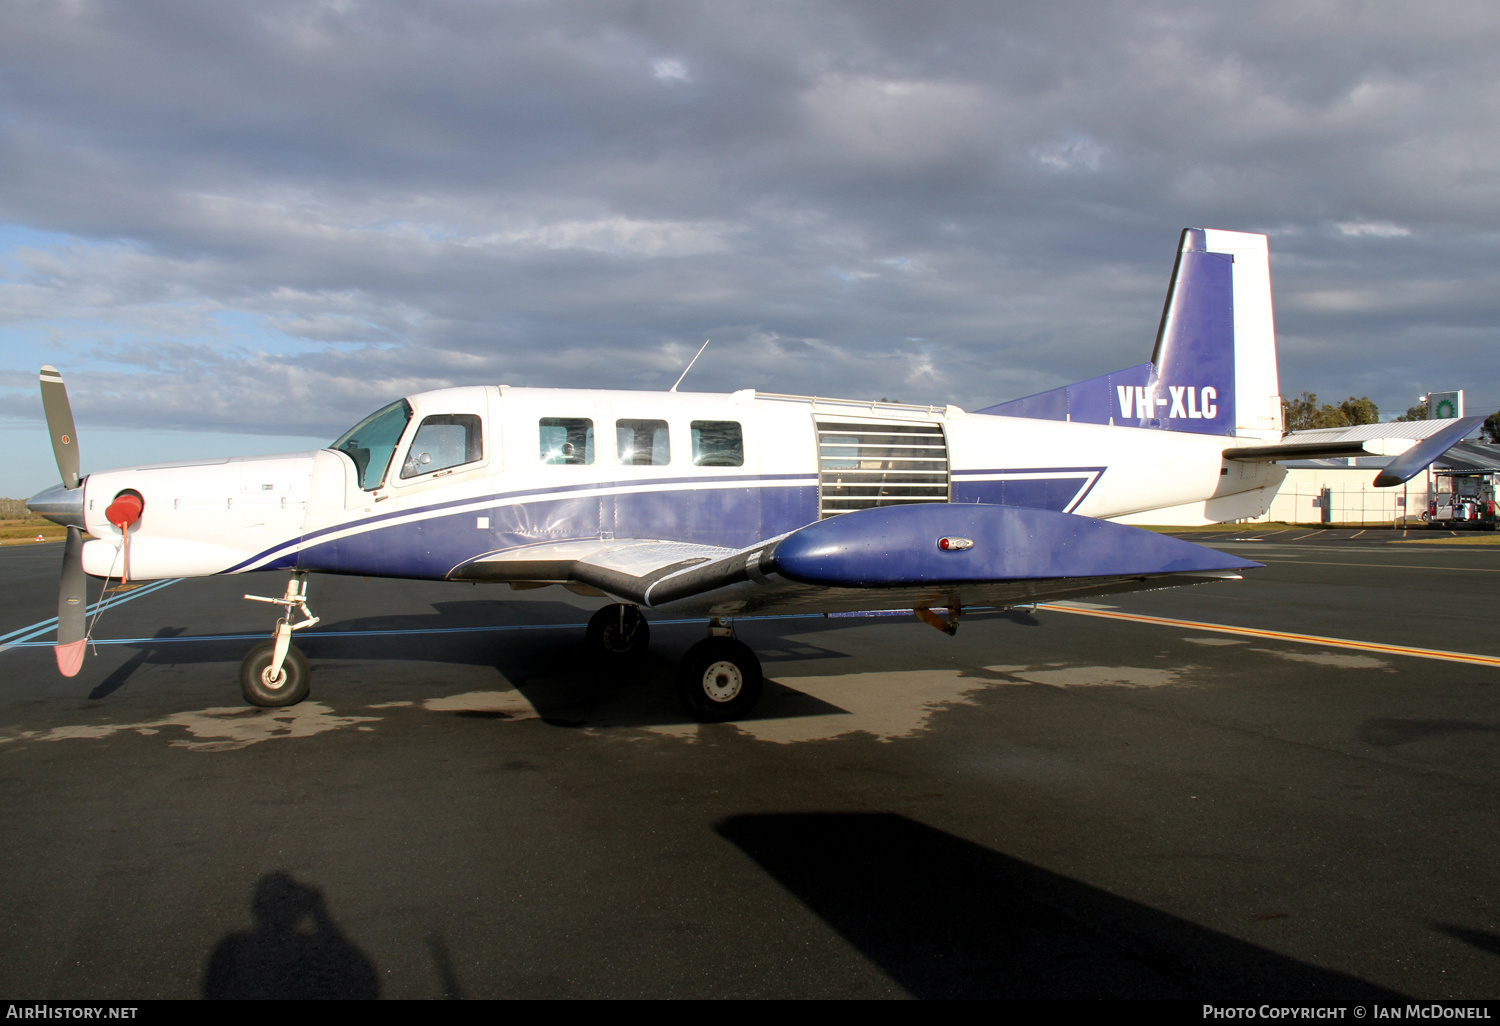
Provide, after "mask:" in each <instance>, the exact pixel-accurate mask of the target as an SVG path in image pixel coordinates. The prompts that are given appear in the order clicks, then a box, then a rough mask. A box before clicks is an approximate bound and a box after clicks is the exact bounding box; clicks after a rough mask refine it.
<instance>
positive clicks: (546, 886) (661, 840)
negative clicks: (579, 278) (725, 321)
mask: <svg viewBox="0 0 1500 1026" xmlns="http://www.w3.org/2000/svg"><path fill="white" fill-rule="evenodd" d="M1412 534H1413V535H1415V534H1416V532H1413V533H1412ZM1191 537H1192V539H1193V540H1195V541H1200V542H1203V543H1207V544H1215V545H1217V546H1218V547H1221V548H1224V549H1226V550H1230V551H1234V552H1236V553H1238V554H1242V555H1246V556H1249V557H1250V558H1254V559H1258V560H1260V561H1262V562H1264V563H1266V564H1267V565H1266V567H1265V569H1262V570H1258V571H1254V572H1252V573H1250V574H1248V575H1247V577H1246V579H1245V580H1243V581H1228V582H1220V583H1215V584H1211V585H1204V586H1200V587H1194V588H1182V589H1175V590H1172V591H1162V592H1151V593H1142V594H1136V595H1128V596H1124V597H1107V598H1108V600H1107V601H1103V602H1100V603H1098V604H1096V605H1094V606H1090V607H1084V608H1083V609H1082V610H1078V609H1075V610H1072V611H1066V610H1062V609H1055V608H1042V609H1039V610H1037V611H1035V612H1034V613H1026V612H1020V611H1013V612H1011V613H1009V614H1004V615H1001V614H988V615H984V614H981V615H974V616H968V617H966V618H965V620H964V622H963V624H962V626H961V628H960V630H959V632H958V635H957V636H956V637H953V638H948V637H946V636H944V635H942V634H940V633H938V632H936V631H934V630H932V629H931V628H929V627H927V626H925V625H923V624H921V623H918V622H917V621H916V620H915V619H912V618H909V617H904V618H894V617H887V618H852V619H824V618H821V617H817V618H791V619H760V620H742V621H740V622H739V623H738V624H737V627H738V630H739V634H740V637H741V638H742V639H743V640H744V641H746V642H747V643H749V644H750V645H751V646H752V647H753V648H754V649H756V650H757V652H758V653H759V654H760V656H761V658H762V660H763V662H764V665H765V669H766V674H767V677H768V680H769V681H771V682H773V683H770V684H768V688H767V696H766V698H765V700H764V701H763V702H762V705H761V707H760V708H759V709H758V710H757V713H756V716H755V717H754V718H753V719H751V720H747V721H745V722H742V723H739V724H733V725H731V724H723V725H711V726H700V725H697V724H694V723H691V722H690V721H688V720H687V719H686V717H685V716H683V715H682V714H681V713H680V712H679V711H678V709H677V707H676V704H675V700H674V698H673V696H672V689H671V678H672V670H673V665H674V660H675V659H676V658H677V657H678V656H679V655H681V653H682V652H684V651H685V650H686V649H687V647H688V646H689V645H691V644H692V643H693V642H694V641H696V640H697V639H698V638H699V637H701V636H702V634H703V626H702V624H701V623H698V624H687V623H677V624H674V623H663V622H661V621H659V620H658V621H656V622H654V623H653V654H652V658H651V661H650V662H649V664H648V665H647V666H646V667H645V669H644V670H643V671H641V672H640V673H638V674H635V675H632V676H629V677H627V678H611V677H610V676H609V675H602V674H600V673H598V672H597V671H594V670H592V669H591V668H590V667H589V665H588V664H587V663H586V662H585V661H584V660H583V658H582V656H583V652H582V647H583V630H582V626H581V624H582V623H583V621H584V620H586V619H587V615H588V612H589V611H590V610H591V609H592V608H594V607H595V606H597V605H599V604H600V600H598V599H588V598H583V597H579V596H576V595H573V594H571V593H569V592H566V591H564V590H562V589H560V588H549V589H545V590H536V591H526V592H512V591H509V590H506V589H503V588H498V587H493V586H471V585H458V584H423V583H414V582H400V581H383V580H363V579H359V578H328V577H314V578H312V579H311V587H310V595H311V600H312V606H313V610H314V612H315V613H317V614H318V615H319V616H321V617H322V618H323V622H322V623H321V624H319V625H318V627H317V628H316V629H315V630H313V631H310V632H307V633H306V634H304V635H302V636H301V637H300V638H299V643H301V644H302V645H303V648H304V650H305V651H306V652H307V654H308V656H309V658H310V660H311V663H312V666H313V684H312V695H311V698H310V699H309V701H307V702H305V703H303V704H302V705H299V706H297V707H295V708H292V709H287V710H255V709H251V708H250V707H248V706H245V705H243V704H242V703H241V699H240V696H239V689H238V685H237V683H236V674H237V669H238V664H239V660H240V658H241V656H242V655H243V654H244V653H245V651H247V650H248V649H249V647H250V646H251V645H252V644H254V643H256V642H257V641H259V640H261V639H262V638H263V637H264V636H265V635H266V634H267V633H268V632H269V629H270V625H271V622H272V619H273V616H274V610H272V609H271V608H270V607H267V606H263V605H258V604H255V603H250V602H246V601H244V600H242V599H241V597H240V596H241V595H242V594H243V593H244V592H246V591H252V592H256V593H259V594H279V593H280V591H281V589H282V587H283V585H284V580H285V579H284V577H283V576H282V575H279V574H275V575H273V574H266V575H252V576H249V577H236V578H227V579H224V578H221V579H209V580H185V581H181V582H178V583H173V584H170V585H167V586H163V587H157V588H150V587H149V586H148V587H142V588H140V589H138V592H139V594H137V595H134V596H133V597H132V598H131V599H130V601H128V602H124V603H121V604H119V605H117V606H114V607H112V608H109V609H107V610H106V611H104V613H103V614H102V617H101V619H100V620H99V622H98V625H97V627H96V630H95V636H96V637H97V638H100V639H103V640H105V641H108V642H111V643H108V644H100V645H99V646H98V647H97V651H96V653H95V654H92V655H91V656H90V658H89V659H88V661H87V662H86V663H85V666H84V669H83V672H82V674H81V675H80V676H78V677H76V678H73V679H71V680H65V679H62V678H60V677H59V676H58V675H57V673H56V671H55V668H54V664H53V658H52V653H51V650H50V648H48V647H45V644H44V643H45V642H48V641H50V637H49V636H47V635H45V634H40V635H37V636H36V637H32V638H31V640H30V641H27V640H26V639H27V638H28V637H31V635H32V634H34V633H35V632H36V630H37V628H36V627H35V626H33V625H36V624H39V623H44V622H45V621H46V620H47V619H48V618H49V617H50V616H52V615H53V613H54V612H55V602H56V598H55V595H56V574H57V565H58V562H59V560H60V558H61V546H60V545H56V544H52V545H35V546H29V547H18V548H6V549H3V550H0V582H3V586H0V638H3V639H8V640H0V708H3V712H0V997H6V998H88V997H93V998H192V997H198V996H252V995H289V996H374V995H377V994H378V995H379V996H383V997H394V998H405V997H432V998H444V997H447V998H459V997H809V998H810V997H818V998H859V997H906V996H914V997H922V998H932V997H1179V998H1193V999H1195V1000H1217V1001H1234V1002H1241V1003H1242V1002H1246V1001H1261V1000H1290V999H1301V1000H1304V1001H1317V1000H1355V999H1364V1000H1371V999H1376V998H1381V997H1386V998H1391V997H1396V996H1398V995H1399V996H1407V997H1413V998H1495V997H1500V794H1497V786H1496V785H1497V783H1500V707H1497V706H1500V631H1497V629H1496V627H1497V617H1500V602H1497V596H1500V547H1490V546H1483V547H1459V546H1452V547H1443V546H1433V545H1422V544H1409V543H1408V544H1389V543H1388V542H1390V541H1391V540H1392V539H1393V538H1394V537H1397V533H1396V532H1386V533H1384V534H1380V533H1377V532H1366V533H1365V534H1364V535H1361V536H1354V532H1349V531H1344V532H1337V531H1334V532H1323V533H1317V532H1312V531H1298V532H1290V533H1288V534H1285V535H1278V536H1272V537H1269V538H1261V539H1260V540H1255V541H1235V540H1233V539H1234V538H1235V537H1237V535H1236V534H1235V533H1234V532H1233V531H1226V532H1224V533H1222V534H1220V535H1217V536H1205V535H1192V536H1191ZM1097 614H1106V615H1097ZM1122 616H1125V617H1135V618H1136V619H1133V620H1132V619H1124V618H1121V617H1122ZM1163 621H1167V622H1163ZM1201 624H1215V625H1223V626H1229V627H1235V628H1239V629H1240V630H1239V632H1238V633H1234V632H1224V631H1218V630H1210V629H1201V628H1200V627H1198V626H1195V625H1201ZM28 626H32V630H31V631H27V630H24V628H27V627H28ZM1293 634H1295V635H1314V636H1321V637H1323V638H1328V639H1337V640H1340V641H1343V642H1348V643H1350V644H1334V643H1332V642H1328V641H1316V640H1313V641H1308V640H1297V639H1296V638H1289V637H1288V635H1293ZM18 641H19V642H21V644H20V645H19V646H17V642H18ZM1351 645H1352V647H1351ZM7 646H9V647H7ZM1361 646H1363V647H1361ZM1413 650H1440V651H1441V652H1447V653H1452V654H1456V656H1452V657H1448V658H1436V657H1433V654H1432V652H1427V653H1426V654H1422V655H1412V654H1408V653H1410V652H1411V651H1413ZM1466 657H1467V661H1465V658H1466Z"/></svg>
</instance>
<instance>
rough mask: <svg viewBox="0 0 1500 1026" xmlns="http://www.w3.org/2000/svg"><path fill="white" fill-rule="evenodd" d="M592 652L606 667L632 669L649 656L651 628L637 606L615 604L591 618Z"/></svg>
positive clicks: (587, 635) (588, 635) (590, 648)
mask: <svg viewBox="0 0 1500 1026" xmlns="http://www.w3.org/2000/svg"><path fill="white" fill-rule="evenodd" d="M585 637H586V638H587V639H588V645H589V650H590V651H591V652H593V653H594V655H595V656H596V657H597V658H598V659H599V660H600V661H601V662H603V663H604V664H605V665H606V666H611V667H613V666H629V665H634V664H636V663H639V662H640V661H641V660H642V659H644V658H645V656H646V649H647V647H649V646H650V644H651V625H650V624H648V623H647V622H646V618H645V617H644V616H642V615H641V610H640V608H639V607H638V606H628V605H626V604H624V603H623V602H621V603H616V604H615V605H612V606H605V607H604V608H603V609H600V610H599V611H597V612H596V613H594V615H593V616H591V617H589V627H588V632H587V633H586V634H585Z"/></svg>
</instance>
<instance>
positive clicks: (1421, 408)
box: [1396, 403, 1427, 421]
mask: <svg viewBox="0 0 1500 1026" xmlns="http://www.w3.org/2000/svg"><path fill="white" fill-rule="evenodd" d="M1426 419H1427V404H1426V403H1417V405H1415V406H1409V407H1407V409H1406V412H1405V413H1403V414H1401V416H1399V417H1397V418H1396V420H1398V421H1403V420H1426Z"/></svg>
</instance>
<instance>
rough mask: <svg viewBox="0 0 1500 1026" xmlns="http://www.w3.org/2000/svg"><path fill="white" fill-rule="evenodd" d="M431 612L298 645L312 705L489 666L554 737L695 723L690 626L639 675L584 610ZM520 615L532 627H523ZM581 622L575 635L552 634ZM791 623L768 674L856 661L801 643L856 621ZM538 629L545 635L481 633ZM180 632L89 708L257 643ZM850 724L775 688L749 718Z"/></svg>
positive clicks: (771, 643) (105, 684) (326, 630)
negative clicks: (404, 678)
mask: <svg viewBox="0 0 1500 1026" xmlns="http://www.w3.org/2000/svg"><path fill="white" fill-rule="evenodd" d="M432 608H433V611H432V612H431V613H422V614H412V615H393V616H373V617H361V618H354V619H348V620H341V621H336V622H332V623H326V624H320V625H319V627H318V629H316V630H315V631H307V632H303V633H299V634H298V635H297V637H296V643H297V644H298V645H299V646H300V647H301V648H302V649H303V650H304V652H306V654H307V656H308V658H309V659H311V660H313V669H314V677H313V695H314V697H317V693H318V670H319V664H320V663H321V664H323V666H324V667H325V668H326V667H328V666H330V665H331V664H336V663H338V662H346V663H347V662H354V661H359V662H365V663H371V662H374V663H380V662H391V663H397V662H422V663H433V664H439V665H443V664H446V665H464V666H486V667H493V668H494V669H495V670H496V671H497V672H498V674H499V675H500V677H501V678H503V680H504V681H505V682H506V683H508V684H509V685H511V686H514V687H516V688H517V689H518V690H520V691H521V693H522V694H524V695H525V697H526V699H527V701H528V702H529V703H530V704H531V705H532V707H533V708H535V709H536V712H537V714H538V715H539V716H540V718H541V719H543V720H544V721H546V722H548V723H550V724H552V725H553V726H562V727H583V726H591V725H597V724H598V723H599V721H600V719H601V717H602V719H603V720H604V721H606V722H607V723H608V724H610V725H612V726H654V725H662V724H676V723H686V722H689V720H688V717H687V716H686V715H685V714H684V713H683V712H682V710H681V709H680V708H679V707H678V705H677V703H676V700H675V697H674V694H673V680H674V677H675V674H676V662H675V661H674V659H672V658H671V656H672V655H674V654H676V653H675V649H676V648H677V647H680V648H683V649H685V648H686V647H687V645H688V644H691V641H695V640H697V637H698V636H699V635H698V634H697V632H696V629H694V628H691V627H689V626H688V625H683V626H684V627H686V628H687V630H686V631H685V632H683V634H684V636H683V637H682V638H678V639H677V641H678V642H679V644H678V645H676V646H674V645H673V643H672V642H671V641H670V640H669V641H668V642H667V643H666V644H662V645H658V646H657V648H656V649H653V651H652V653H651V654H649V655H648V656H647V657H646V659H645V660H643V661H642V662H641V663H640V664H639V665H638V666H635V667H632V668H626V669H621V668H609V669H601V668H600V667H599V666H598V665H597V664H596V663H595V662H594V661H593V660H591V659H590V658H589V657H588V656H587V654H586V653H585V651H584V648H583V632H584V624H583V623H582V622H580V621H581V619H582V618H584V617H586V616H587V611H585V610H580V609H578V608H577V607H576V606H571V605H567V604H564V603H550V602H527V603H514V602H506V603H500V602H494V601H488V600H482V599H481V600H475V601H464V602H442V603H434V605H433V607H432ZM518 612H519V613H521V614H522V615H523V616H524V619H521V618H520V617H518V616H517V613H518ZM575 622H576V623H577V627H576V628H574V627H571V626H563V627H556V628H554V627H553V625H559V624H561V625H569V624H572V623H575ZM855 622H858V621H855ZM791 623H792V624H793V625H794V632H795V633H796V634H797V637H796V638H789V637H784V636H781V631H780V628H781V626H782V625H781V624H779V623H778V624H777V625H776V626H775V627H771V628H770V629H768V630H763V631H758V635H759V636H758V637H757V638H756V639H755V642H754V647H755V649H756V651H757V653H758V654H759V655H760V657H761V659H762V661H763V662H764V663H766V664H774V663H776V662H780V661H791V660H796V661H799V662H807V661H817V660H844V659H848V658H850V656H849V654H848V653H847V652H841V651H837V650H835V649H832V648H826V647H823V646H820V645H816V644H814V643H812V642H810V641H808V640H807V639H806V638H805V637H804V636H803V635H805V634H807V633H811V632H815V631H827V630H835V631H836V630H839V629H842V628H845V627H847V626H849V625H850V621H847V620H834V621H827V620H823V619H821V618H818V619H809V620H795V621H791ZM533 624H534V625H537V626H539V627H543V628H547V629H537V630H524V629H523V630H498V631H489V630H486V629H485V628H489V627H527V626H530V625H533ZM764 626H767V627H769V624H766V625H764ZM184 631H185V629H184V628H181V627H163V628H161V629H160V630H158V631H157V632H156V635H155V637H154V638H152V639H146V640H141V641H137V642H132V643H130V644H129V645H128V646H125V647H127V648H132V649H134V652H133V653H132V654H131V655H130V656H129V657H128V658H126V659H125V660H124V661H123V662H121V663H120V664H119V665H118V666H116V667H115V668H114V669H112V670H110V671H109V672H108V674H107V675H106V676H105V677H104V679H103V680H102V681H100V683H99V684H98V685H96V686H95V687H94V689H93V690H92V691H91V692H90V693H89V697H90V698H91V699H96V700H97V699H102V698H106V697H108V696H109V695H111V694H113V693H114V692H116V691H118V690H119V689H120V688H121V687H123V686H124V685H125V684H127V683H128V682H129V681H130V679H131V677H132V676H133V675H134V674H136V673H137V672H138V671H140V670H141V669H142V668H143V667H145V666H148V665H167V666H186V665H203V664H208V663H230V664H233V663H236V662H238V661H239V660H240V659H241V658H242V657H243V655H244V653H245V652H246V651H248V650H249V648H250V646H251V645H253V644H256V643H258V641H259V640H260V639H256V638H250V637H246V638H217V639H204V640H202V641H195V640H193V639H191V638H185V637H183V634H184ZM408 632H409V633H408ZM689 639H690V640H689ZM657 649H659V650H660V651H659V652H658V651H657ZM402 686H406V685H405V684H403V685H402ZM410 686H411V687H412V689H413V697H415V698H419V699H420V698H428V697H435V695H433V694H426V693H422V692H434V691H435V692H436V695H442V694H447V693H449V692H451V690H452V688H451V686H449V685H447V684H446V683H445V681H444V677H443V674H442V673H441V671H438V672H435V673H433V674H431V675H430V676H425V677H422V678H421V679H418V680H415V681H411V682H410ZM843 712H845V710H843V709H840V708H839V707H838V706H835V705H831V704H829V703H827V702H824V701H822V700H820V699H818V698H815V697H813V696H812V695H808V694H805V693H803V692H801V691H798V690H796V689H795V688H791V687H787V686H786V685H784V684H780V683H778V682H776V681H774V680H771V679H769V678H768V679H767V681H766V693H765V697H764V699H763V700H762V701H761V703H760V704H759V706H758V707H757V708H756V710H755V712H754V713H753V714H752V716H751V717H749V718H751V719H785V718H789V717H804V716H826V715H830V714H840V713H843ZM454 715H456V716H464V717H471V718H495V719H500V718H505V716H506V714H504V713H487V712H484V711H482V710H481V711H473V710H459V711H456V712H455V713H454Z"/></svg>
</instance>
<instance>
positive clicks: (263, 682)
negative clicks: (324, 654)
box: [240, 641, 312, 709]
mask: <svg viewBox="0 0 1500 1026" xmlns="http://www.w3.org/2000/svg"><path fill="white" fill-rule="evenodd" d="M275 652H276V642H274V641H263V642H261V643H260V644H259V645H256V646H255V647H254V648H252V649H251V650H250V653H249V654H248V655H246V656H245V659H244V662H242V663H240V691H241V692H242V693H243V694H244V696H245V701H246V702H249V703H250V704H251V705H258V706H260V707H261V708H263V709H276V708H279V707H281V706H284V705H296V704H297V703H298V702H300V701H302V700H303V699H304V698H306V697H307V692H308V689H309V688H310V687H311V685H312V667H310V666H308V665H307V656H305V655H303V654H302V653H301V652H300V651H298V649H297V647H296V646H295V645H292V646H289V647H288V648H287V650H286V658H285V659H283V660H282V661H281V673H280V674H278V675H277V679H276V680H268V679H267V677H268V674H267V673H266V671H267V670H269V669H270V668H271V657H272V656H273V655H274V654H275Z"/></svg>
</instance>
